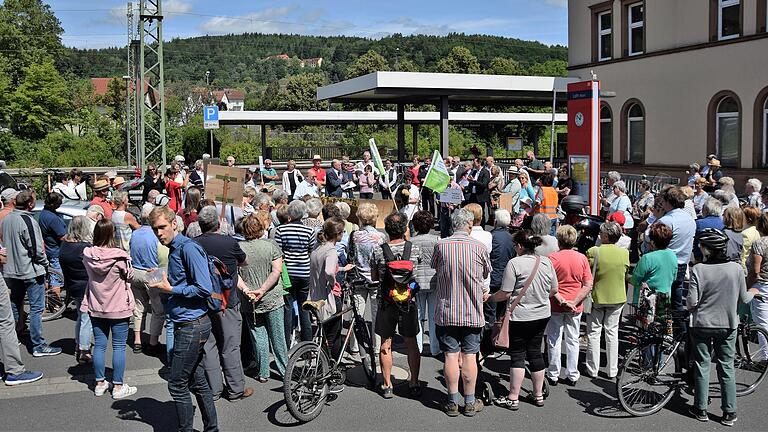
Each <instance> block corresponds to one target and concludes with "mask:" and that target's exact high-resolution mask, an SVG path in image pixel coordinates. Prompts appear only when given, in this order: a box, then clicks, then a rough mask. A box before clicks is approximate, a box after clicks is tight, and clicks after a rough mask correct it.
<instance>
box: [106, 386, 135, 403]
mask: <svg viewBox="0 0 768 432" xmlns="http://www.w3.org/2000/svg"><path fill="white" fill-rule="evenodd" d="M135 393H136V387H131V386H129V385H128V384H123V385H122V386H120V389H119V390H112V399H125V398H127V397H128V396H131V395H133V394H135Z"/></svg>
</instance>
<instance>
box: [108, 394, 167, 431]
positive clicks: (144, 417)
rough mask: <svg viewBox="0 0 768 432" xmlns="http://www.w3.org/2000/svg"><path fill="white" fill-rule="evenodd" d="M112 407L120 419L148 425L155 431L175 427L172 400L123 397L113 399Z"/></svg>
mask: <svg viewBox="0 0 768 432" xmlns="http://www.w3.org/2000/svg"><path fill="white" fill-rule="evenodd" d="M112 408H113V409H115V410H117V415H116V417H117V418H119V419H120V420H128V421H137V422H141V423H144V424H147V425H149V426H152V430H153V431H155V432H161V431H162V432H164V431H170V430H175V429H176V416H175V415H173V414H169V413H175V412H176V408H175V407H174V405H173V402H172V401H166V402H160V401H158V400H156V399H152V398H146V397H145V398H139V399H136V400H130V399H123V400H118V401H115V402H114V403H113V404H112Z"/></svg>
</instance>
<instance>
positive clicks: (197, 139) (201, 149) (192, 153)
mask: <svg viewBox="0 0 768 432" xmlns="http://www.w3.org/2000/svg"><path fill="white" fill-rule="evenodd" d="M202 124H203V117H202V116H199V115H198V116H195V117H193V118H192V120H191V121H190V123H188V124H187V125H186V126H184V127H182V128H180V129H181V130H180V135H181V148H182V149H183V153H182V154H183V155H184V157H186V158H189V160H194V159H197V158H199V157H200V155H202V154H203V153H209V152H210V148H209V147H210V143H209V141H208V140H209V138H208V131H207V130H205V129H203V127H202Z"/></svg>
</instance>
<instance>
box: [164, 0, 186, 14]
mask: <svg viewBox="0 0 768 432" xmlns="http://www.w3.org/2000/svg"><path fill="white" fill-rule="evenodd" d="M191 10H192V3H190V2H187V1H184V0H164V1H163V14H173V13H187V12H189V11H191Z"/></svg>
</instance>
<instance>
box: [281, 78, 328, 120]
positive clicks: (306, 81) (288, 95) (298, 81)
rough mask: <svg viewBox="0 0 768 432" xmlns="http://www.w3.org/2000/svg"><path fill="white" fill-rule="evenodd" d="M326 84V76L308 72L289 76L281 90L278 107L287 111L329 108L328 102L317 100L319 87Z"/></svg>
mask: <svg viewBox="0 0 768 432" xmlns="http://www.w3.org/2000/svg"><path fill="white" fill-rule="evenodd" d="M323 85H325V76H324V75H323V74H320V73H308V74H301V75H293V76H291V77H288V79H287V80H286V82H285V87H284V88H283V89H282V90H280V94H279V95H278V98H277V108H278V109H281V110H286V111H318V110H322V109H326V108H328V103H327V102H318V101H317V88H318V87H321V86H323Z"/></svg>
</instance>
